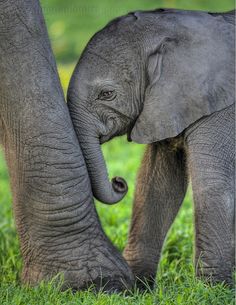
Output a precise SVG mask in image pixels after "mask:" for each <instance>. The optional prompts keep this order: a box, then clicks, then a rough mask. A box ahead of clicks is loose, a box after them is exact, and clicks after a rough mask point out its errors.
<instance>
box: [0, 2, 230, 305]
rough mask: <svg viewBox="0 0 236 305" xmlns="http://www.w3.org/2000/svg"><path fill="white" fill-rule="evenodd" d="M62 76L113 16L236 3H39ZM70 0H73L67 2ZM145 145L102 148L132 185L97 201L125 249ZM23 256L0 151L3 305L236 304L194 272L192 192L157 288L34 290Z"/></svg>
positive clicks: (112, 169) (112, 168)
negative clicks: (110, 202)
mask: <svg viewBox="0 0 236 305" xmlns="http://www.w3.org/2000/svg"><path fill="white" fill-rule="evenodd" d="M41 3H42V6H43V10H44V13H45V17H46V21H47V26H48V29H49V34H50V38H51V41H52V46H53V50H54V52H55V55H56V59H57V62H58V68H59V73H60V78H61V81H62V84H63V88H64V90H65V91H66V88H67V84H68V81H69V78H70V75H71V72H72V70H73V67H74V64H75V61H76V60H77V57H78V55H79V54H80V53H81V50H82V49H83V47H84V46H85V44H86V43H87V41H88V39H89V38H90V37H91V35H92V34H93V33H94V32H95V31H97V30H98V29H99V28H100V27H102V26H104V25H105V24H106V23H107V22H108V21H109V20H110V19H111V18H113V17H115V16H118V15H120V14H124V13H126V12H128V11H130V10H135V9H151V8H157V7H177V8H185V9H202V10H208V11H221V10H222V11H223V10H229V9H232V8H233V7H234V1H232V0H225V1H223V0H222V1H220V0H215V1H214V0H209V1H203V0H195V1H191V0H189V1H184V0H179V1H174V0H168V1H153V0H152V1H141V0H135V1H124V0H119V1H109V0H101V1H99V2H98V1H95V0H90V1H87V2H84V1H76V0H70V2H68V1H64V0H50V1H48V0H47V1H46V0H44V1H41ZM68 3H69V4H68ZM143 149H144V146H142V145H137V144H133V143H127V142H126V139H125V138H118V139H114V140H113V141H111V142H109V143H107V144H105V145H103V151H104V155H105V159H106V161H107V163H108V169H109V173H110V176H111V177H112V176H115V175H120V176H122V177H124V178H125V179H126V180H127V182H128V184H129V192H128V195H127V196H126V197H125V199H124V200H123V201H122V202H121V203H119V204H117V205H115V206H105V205H102V204H101V203H97V209H98V212H99V215H100V218H101V222H102V224H103V227H104V229H105V231H106V233H107V235H108V236H109V237H110V239H111V240H112V241H113V242H114V244H115V245H116V246H117V247H118V249H119V250H121V251H122V249H123V248H124V245H125V243H126V240H127V233H128V227H129V221H130V215H131V209H132V198H133V192H134V184H135V176H136V172H137V169H138V166H139V164H140V159H141V157H142V154H143ZM21 265H22V261H21V256H20V253H19V244H18V239H17V235H16V230H15V225H14V220H13V216H12V208H11V194H10V189H9V179H8V174H7V168H6V165H5V162H4V159H3V156H2V154H1V152H0V305H5V304H6V305H34V304H35V305H36V304H37V305H59V304H68V305H70V304H71V305H72V304H88V305H91V304H99V305H103V304H104V305H109V304H111V305H113V304H114V305H123V304H140V305H141V304H142V305H143V304H150V305H151V304H181V305H185V304H188V305H192V304H202V305H203V304H205V305H211V304H212V305H217V304H219V305H224V304H225V305H228V304H235V302H234V292H233V291H232V290H231V289H229V288H225V287H223V285H206V284H205V283H203V282H202V281H200V280H197V279H196V278H195V277H194V268H193V207H192V196H191V191H189V192H188V194H187V196H186V198H185V201H184V204H183V206H182V208H181V210H180V212H179V214H178V216H177V219H176V221H175V223H174V225H173V226H172V228H171V230H170V232H169V234H168V237H167V239H166V242H165V246H164V249H163V254H162V258H161V263H160V266H159V271H158V276H157V286H156V289H155V290H154V291H152V292H151V291H147V292H146V293H144V294H141V293H139V292H138V291H136V292H134V293H133V294H132V295H129V296H124V295H110V296H108V295H105V294H102V293H100V294H97V295H95V294H93V293H92V292H90V291H86V292H78V293H76V294H72V293H71V291H66V292H60V290H59V287H56V286H55V285H54V283H53V282H52V283H48V284H44V283H42V284H41V285H40V286H38V287H36V288H27V287H23V286H22V285H21V284H20V279H19V278H20V270H21Z"/></svg>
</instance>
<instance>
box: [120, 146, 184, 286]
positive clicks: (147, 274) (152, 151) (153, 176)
mask: <svg viewBox="0 0 236 305" xmlns="http://www.w3.org/2000/svg"><path fill="white" fill-rule="evenodd" d="M175 144H176V140H173V141H172V142H171V141H169V142H166V141H165V142H161V143H158V144H151V145H149V146H148V147H147V150H146V152H145V155H144V158H143V161H142V165H141V168H140V170H139V174H138V179H137V185H136V192H135V199H134V205H133V215H132V221H131V227H130V232H129V239H128V244H127V246H126V248H125V250H124V257H125V258H126V260H127V261H128V263H129V265H130V267H131V268H132V271H133V272H134V274H135V275H136V277H137V278H138V279H140V281H137V284H138V285H139V286H143V282H148V283H149V284H150V285H153V283H154V280H155V276H156V271H157V264H158V261H159V258H160V253H161V249H162V245H163V242H164V239H165V237H166V234H167V232H168V230H169V228H170V226H171V224H172V222H173V221H174V219H175V216H176V214H177V212H178V210H179V207H180V206H181V203H182V201H183V199H184V196H185V193H186V189H187V175H186V166H185V153H184V150H183V149H182V147H176V145H175Z"/></svg>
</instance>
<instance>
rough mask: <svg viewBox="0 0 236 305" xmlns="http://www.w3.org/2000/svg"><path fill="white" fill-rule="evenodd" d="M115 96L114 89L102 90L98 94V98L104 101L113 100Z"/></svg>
mask: <svg viewBox="0 0 236 305" xmlns="http://www.w3.org/2000/svg"><path fill="white" fill-rule="evenodd" d="M115 97H116V94H115V91H114V90H102V91H101V92H100V93H99V95H98V99H99V100H103V101H112V100H113V99H114V98H115Z"/></svg>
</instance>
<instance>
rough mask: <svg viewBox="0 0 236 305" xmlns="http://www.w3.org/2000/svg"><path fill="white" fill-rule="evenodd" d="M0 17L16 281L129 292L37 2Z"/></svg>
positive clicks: (2, 115) (5, 4)
mask: <svg viewBox="0 0 236 305" xmlns="http://www.w3.org/2000/svg"><path fill="white" fill-rule="evenodd" d="M0 16H1V17H0V128H1V131H0V137H1V138H0V142H1V144H2V145H3V148H4V152H5V156H6V160H7V164H8V169H9V175H10V181H11V189H12V193H13V208H14V214H15V220H16V226H17V231H18V234H19V239H20V246H21V252H22V256H23V263H24V266H23V273H22V278H23V281H24V282H26V283H30V284H36V283H38V282H39V281H40V280H42V279H44V280H46V279H48V278H51V277H52V276H54V275H56V274H57V273H58V272H60V273H62V274H63V275H64V279H65V283H66V285H68V286H70V287H73V288H75V289H82V288H86V287H88V286H89V285H91V284H92V283H94V284H95V285H96V287H97V288H100V287H101V286H104V285H106V287H105V289H107V290H110V289H113V290H119V289H123V288H126V287H130V284H131V282H132V273H131V272H130V269H129V268H128V265H127V264H126V262H125V261H124V260H123V258H122V257H121V255H120V254H119V253H118V252H117V250H116V249H115V248H114V247H113V246H112V244H111V243H110V241H109V240H108V239H107V237H106V236H105V234H104V232H103V230H102V228H101V226H100V223H99V220H98V217H97V213H96V210H95V207H94V203H93V197H92V192H91V186H90V181H89V178H88V173H87V169H86V166H85V162H84V159H83V156H82V153H81V150H80V146H79V143H78V140H77V137H76V135H75V132H74V130H73V127H72V122H71V119H70V116H69V112H68V109H67V106H66V104H65V102H64V99H63V93H62V89H61V86H60V82H59V78H58V75H57V69H56V65H55V61H54V58H53V55H52V51H51V48H50V44H49V40H48V36H47V31H46V28H45V25H44V20H43V17H42V13H41V9H40V6H39V2H38V1H36V0H18V1H15V0H5V1H1V2H0ZM125 286H126V287H125Z"/></svg>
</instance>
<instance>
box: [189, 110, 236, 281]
mask: <svg viewBox="0 0 236 305" xmlns="http://www.w3.org/2000/svg"><path fill="white" fill-rule="evenodd" d="M188 133H189V134H188ZM186 143H187V147H188V149H187V151H188V154H187V155H188V158H187V159H188V168H189V171H190V175H191V179H192V188H193V197H194V204H195V244H196V251H195V264H196V273H197V275H199V276H203V277H204V278H206V279H210V280H213V281H214V282H221V281H225V282H228V283H232V271H233V266H234V260H235V258H234V217H235V215H234V214H235V210H234V199H235V198H234V188H235V180H234V177H235V164H234V163H235V136H234V109H233V107H229V108H228V109H224V110H222V111H221V112H218V113H215V114H213V115H211V116H210V117H206V118H204V119H202V120H201V121H199V122H198V123H196V124H195V125H194V126H193V128H192V130H191V129H190V131H188V132H187V138H186Z"/></svg>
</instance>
